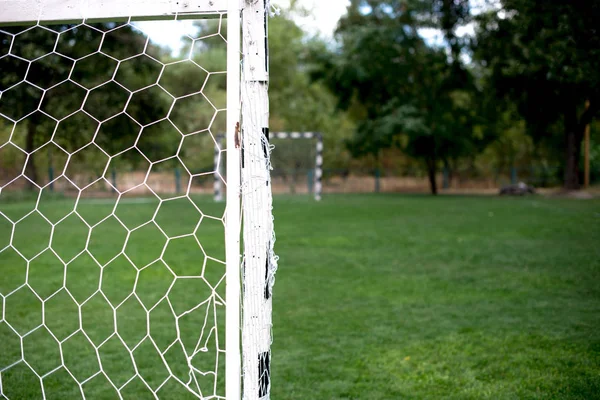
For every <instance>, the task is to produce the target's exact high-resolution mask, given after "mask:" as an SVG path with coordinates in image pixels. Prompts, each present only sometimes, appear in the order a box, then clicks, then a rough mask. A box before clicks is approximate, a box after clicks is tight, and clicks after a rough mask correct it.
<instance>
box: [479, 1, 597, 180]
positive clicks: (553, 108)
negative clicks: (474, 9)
mask: <svg viewBox="0 0 600 400" xmlns="http://www.w3.org/2000/svg"><path fill="white" fill-rule="evenodd" d="M598 15H600V1H597V0H592V1H585V2H561V1H525V0H505V1H503V2H502V7H501V9H499V10H498V9H493V10H492V11H490V12H488V13H484V14H482V15H480V16H479V17H478V21H477V22H478V24H477V26H478V29H477V37H476V40H475V46H474V50H475V51H474V55H475V60H476V61H478V62H479V63H480V65H482V66H483V67H484V69H485V80H486V83H487V85H488V87H489V89H490V90H492V91H493V92H494V94H495V95H496V96H497V98H498V102H501V101H502V100H507V101H509V102H512V103H514V104H515V105H516V107H517V110H518V112H519V114H520V115H521V116H522V117H523V118H524V119H525V121H526V122H527V129H528V132H529V134H531V135H532V137H533V138H534V139H535V140H536V142H537V143H540V142H541V143H540V144H544V141H545V142H546V143H545V144H546V147H547V148H552V147H556V144H557V143H560V141H561V139H562V143H561V144H560V146H561V147H562V148H563V149H565V151H566V155H567V157H566V160H567V162H566V164H565V171H566V174H565V186H566V187H567V188H577V187H578V185H579V183H578V165H579V158H580V150H579V149H580V143H581V140H582V137H583V130H584V127H585V125H587V124H588V123H589V122H590V121H591V120H592V118H593V117H594V116H595V115H597V112H598V110H599V109H600V79H599V77H598V74H597V71H598V69H599V68H600V38H599V36H598V35H597V19H598ZM586 100H589V101H590V107H589V109H587V110H586V109H585V106H584V103H585V101H586ZM563 138H564V139H563ZM542 140H543V141H542Z"/></svg>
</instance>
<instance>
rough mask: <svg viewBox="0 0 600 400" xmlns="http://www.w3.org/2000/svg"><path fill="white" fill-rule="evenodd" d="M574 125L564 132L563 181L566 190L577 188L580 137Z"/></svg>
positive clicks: (578, 185)
mask: <svg viewBox="0 0 600 400" xmlns="http://www.w3.org/2000/svg"><path fill="white" fill-rule="evenodd" d="M576 128H577V127H576V126H573V127H572V128H571V129H569V128H567V129H566V132H565V181H564V188H565V189H567V190H579V188H580V184H579V158H580V156H581V138H580V137H579V136H580V135H579V134H578V132H577V130H576Z"/></svg>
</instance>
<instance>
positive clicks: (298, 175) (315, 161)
mask: <svg viewBox="0 0 600 400" xmlns="http://www.w3.org/2000/svg"><path fill="white" fill-rule="evenodd" d="M269 136H270V144H271V145H272V146H273V151H272V153H271V167H272V173H271V180H272V185H273V191H274V192H276V193H289V194H298V193H308V194H311V195H312V196H314V198H315V200H317V201H318V200H321V196H322V192H323V184H322V179H323V135H322V134H321V133H320V132H274V133H270V135H269ZM223 140H224V136H223V135H220V136H218V137H217V142H216V144H215V153H214V165H215V167H214V170H215V175H214V198H215V201H222V200H223V176H224V163H223V160H222V157H221V152H220V150H219V149H220V148H221V147H222V146H221V143H222V141H223Z"/></svg>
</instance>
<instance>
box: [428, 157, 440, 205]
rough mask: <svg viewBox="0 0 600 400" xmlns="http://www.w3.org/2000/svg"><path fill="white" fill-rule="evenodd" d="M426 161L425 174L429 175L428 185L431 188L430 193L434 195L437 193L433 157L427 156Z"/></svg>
mask: <svg viewBox="0 0 600 400" xmlns="http://www.w3.org/2000/svg"><path fill="white" fill-rule="evenodd" d="M426 162H427V174H428V175H429V187H430V188H431V194H432V195H434V196H436V195H437V194H438V190H437V182H436V181H435V173H436V167H435V158H428V159H427V160H426Z"/></svg>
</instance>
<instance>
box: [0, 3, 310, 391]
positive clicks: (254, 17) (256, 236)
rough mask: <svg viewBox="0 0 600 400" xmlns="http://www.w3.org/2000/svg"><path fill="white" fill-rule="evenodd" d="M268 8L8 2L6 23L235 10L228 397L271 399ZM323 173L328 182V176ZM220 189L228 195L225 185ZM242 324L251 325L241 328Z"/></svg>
mask: <svg viewBox="0 0 600 400" xmlns="http://www.w3.org/2000/svg"><path fill="white" fill-rule="evenodd" d="M268 8H269V5H268V0H0V10H2V11H1V14H0V25H3V24H7V25H18V24H25V23H53V22H64V23H71V22H81V21H87V22H101V21H141V20H176V19H201V18H210V17H211V15H216V16H218V15H223V14H225V13H226V14H227V15H228V18H227V133H226V143H227V144H226V149H224V151H226V152H227V155H228V156H227V174H226V176H227V183H226V184H227V194H226V199H227V205H226V215H225V242H226V246H225V247H226V302H227V307H226V334H225V336H226V344H225V346H226V374H225V375H226V377H225V378H226V398H227V399H228V400H239V399H241V398H243V399H247V400H251V399H268V398H269V397H270V387H271V380H270V359H271V357H270V344H271V326H272V322H271V309H272V305H271V304H272V303H271V302H272V300H271V290H272V285H273V282H274V274H275V270H276V267H277V258H276V256H275V255H274V253H273V245H274V241H275V239H274V235H273V217H272V213H271V208H272V199H271V185H270V173H269V168H270V165H269V150H268V149H269V146H268V119H269V118H268V117H269V111H268V110H269V106H268V95H267V88H268V80H269V76H268V54H267V53H268V46H267V17H268V12H269V9H268ZM232 16H234V17H233V18H232ZM242 44H243V46H242ZM240 56H242V57H243V60H244V61H243V63H242V62H241V57H240ZM242 65H243V70H244V71H243V75H242V71H241V69H242V68H241V66H242ZM241 132H243V135H241ZM240 135H241V138H240ZM240 139H241V140H240ZM242 148H243V153H244V158H243V159H242V156H241V154H242ZM321 148H322V146H321ZM221 151H223V148H222V147H221V150H220V151H219V152H217V153H215V154H216V158H218V157H220V154H221ZM318 176H319V182H320V176H321V174H320V173H319V175H318ZM319 187H320V186H319ZM220 193H221V196H222V193H223V190H221V191H220ZM241 205H243V212H244V227H243V230H244V241H243V245H244V260H245V261H244V262H243V266H242V265H241V258H240V256H241V253H240V245H241V240H240V233H241V230H242V224H241V220H242V218H241V214H242V207H241ZM265 265H267V271H266V272H265ZM241 268H243V269H244V271H243V274H242V273H241ZM242 275H243V279H244V282H243V289H242V284H241V282H240V279H241V276H242ZM265 275H266V279H265ZM265 293H268V296H267V295H266V294H265ZM240 305H242V307H243V311H244V312H243V313H242V312H241V311H242V310H241V309H240ZM242 322H243V329H240V323H242ZM242 338H243V341H242V343H240V339H242ZM242 353H243V354H244V356H243V359H242ZM242 369H243V371H244V373H243V374H242ZM242 376H243V379H244V384H243V387H244V391H243V394H242V389H241V388H242V384H241V380H242Z"/></svg>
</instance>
